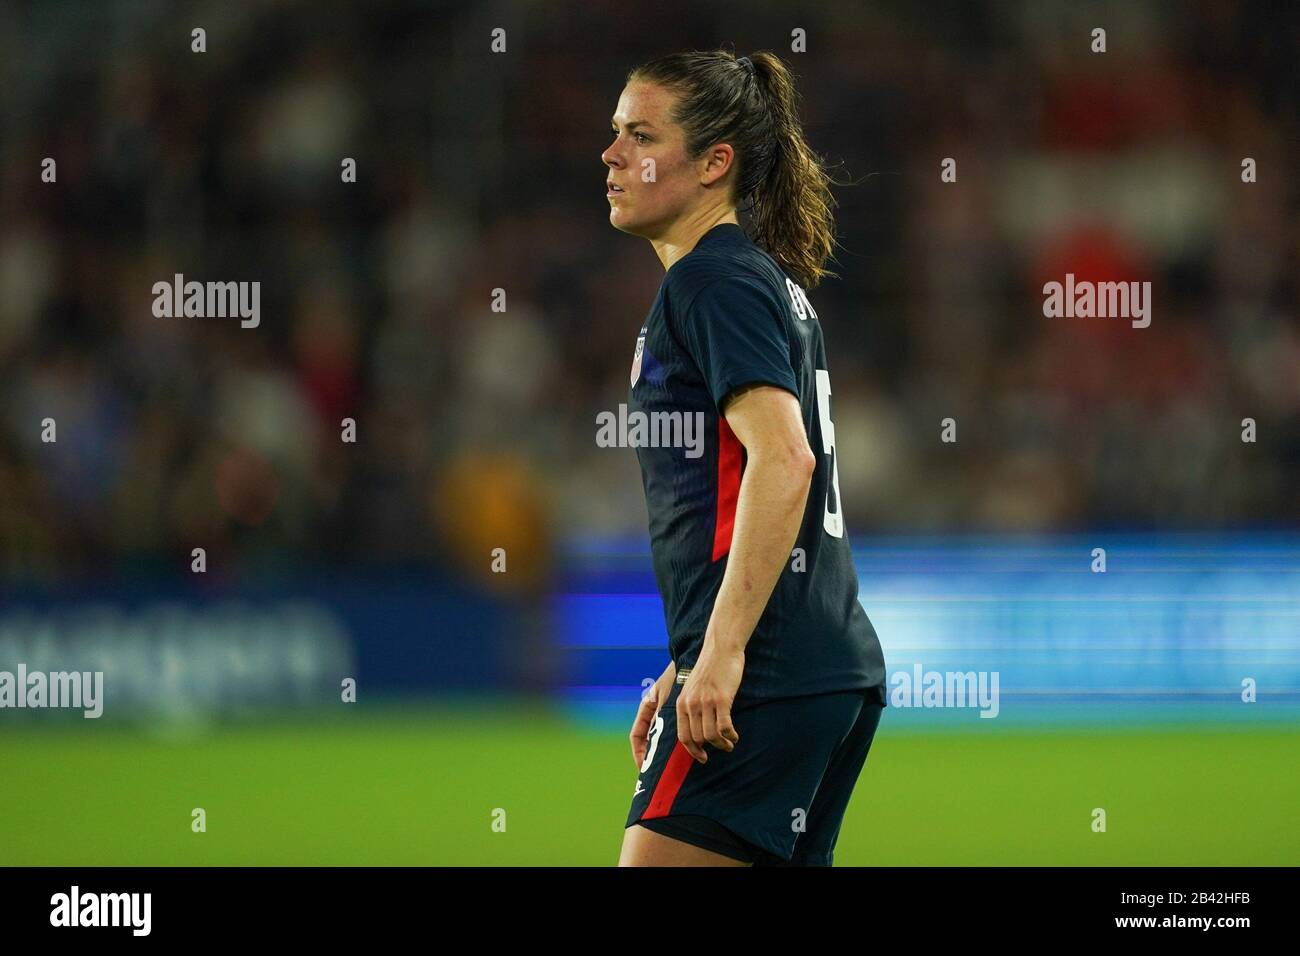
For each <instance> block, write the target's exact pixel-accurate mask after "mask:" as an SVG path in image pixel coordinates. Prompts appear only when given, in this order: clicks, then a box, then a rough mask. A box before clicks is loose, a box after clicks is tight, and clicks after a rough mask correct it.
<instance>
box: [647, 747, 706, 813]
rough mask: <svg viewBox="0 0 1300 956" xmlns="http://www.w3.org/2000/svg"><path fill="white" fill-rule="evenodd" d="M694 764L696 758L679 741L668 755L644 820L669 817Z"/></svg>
mask: <svg viewBox="0 0 1300 956" xmlns="http://www.w3.org/2000/svg"><path fill="white" fill-rule="evenodd" d="M693 763H695V758H694V757H692V756H691V753H690V751H689V750H687V749H686V747H685V746H684V745H683V744H682V742H681V741H680V740H679V741H677V746H675V747H674V748H673V752H672V753H670V754H669V755H668V764H667V766H665V767H664V772H663V773H662V774H660V775H659V782H658V783H657V784H655V792H654V793H653V794H651V795H650V805H649V806H648V807H646V811H645V813H643V814H641V819H642V820H653V819H655V818H656V817H666V816H668V811H669V810H671V809H672V808H673V801H674V800H676V799H677V792H678V791H679V790H681V789H682V781H684V780H685V779H686V771H688V770H690V769H691V764H693Z"/></svg>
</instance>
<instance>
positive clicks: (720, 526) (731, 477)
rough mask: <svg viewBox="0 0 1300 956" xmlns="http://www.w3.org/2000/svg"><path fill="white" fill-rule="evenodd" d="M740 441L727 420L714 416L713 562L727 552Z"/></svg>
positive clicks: (733, 518) (733, 520)
mask: <svg viewBox="0 0 1300 956" xmlns="http://www.w3.org/2000/svg"><path fill="white" fill-rule="evenodd" d="M740 452H741V445H740V439H739V438H737V437H736V434H735V432H733V431H732V430H731V426H730V425H728V424H727V420H726V419H725V418H723V417H722V416H721V415H719V416H718V508H717V515H718V518H717V524H715V525H714V526H713V560H714V561H716V560H718V558H720V557H722V556H723V555H725V554H726V553H727V552H728V551H730V550H731V531H732V529H733V528H734V527H735V524H736V499H738V498H739V497H740Z"/></svg>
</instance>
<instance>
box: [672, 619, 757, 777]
mask: <svg viewBox="0 0 1300 956" xmlns="http://www.w3.org/2000/svg"><path fill="white" fill-rule="evenodd" d="M744 673H745V651H744V649H743V648H719V647H718V646H717V645H715V644H713V643H711V642H710V641H707V640H706V641H705V642H704V647H703V648H702V649H701V651H700V656H699V659H698V660H696V662H695V667H694V668H692V670H691V676H690V677H688V678H686V683H685V685H684V686H683V687H682V692H681V693H680V694H678V695H677V739H678V740H680V741H681V742H682V746H683V747H685V748H686V749H687V751H689V752H690V755H691V756H692V757H694V758H695V759H696V760H698V761H699V762H700V763H708V762H709V755H708V754H706V753H705V752H704V745H705V744H706V743H708V744H712V745H713V746H715V747H717V748H718V749H719V750H728V751H730V750H734V749H736V744H737V742H739V740H740V734H738V733H736V728H735V726H734V725H733V724H732V723H731V703H732V701H734V700H735V699H736V690H737V689H738V688H739V687H740V678H741V677H742V676H743V675H744Z"/></svg>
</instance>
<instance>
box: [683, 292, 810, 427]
mask: <svg viewBox="0 0 1300 956" xmlns="http://www.w3.org/2000/svg"><path fill="white" fill-rule="evenodd" d="M678 321H679V325H680V329H681V333H682V339H683V344H684V345H685V346H686V349H687V351H688V352H690V354H691V357H692V358H693V359H695V362H696V364H697V365H699V367H700V371H701V372H702V373H703V374H704V378H705V381H706V382H707V383H708V387H709V392H710V394H711V395H712V396H713V401H714V402H715V403H716V404H717V406H718V408H722V403H723V401H724V400H725V399H726V397H727V396H728V395H729V394H731V392H733V391H734V390H735V389H737V388H739V387H740V386H742V385H751V384H764V385H776V386H779V387H780V388H784V389H785V390H786V391H788V392H790V393H791V394H793V395H794V396H795V398H798V397H799V385H798V383H797V381H796V380H795V375H794V366H793V364H792V362H791V356H790V342H789V340H788V339H787V337H786V333H785V322H784V321H783V319H782V315H781V305H780V303H779V302H777V301H776V300H775V298H774V297H773V295H772V293H771V291H770V290H768V289H766V288H765V287H764V286H763V285H762V284H761V283H759V282H757V281H755V280H753V279H750V278H747V277H745V276H727V277H724V278H721V279H715V280H713V281H712V282H710V283H709V284H708V285H706V286H704V288H702V289H700V290H699V291H698V292H697V293H696V294H695V296H694V298H692V299H691V300H690V302H689V303H688V304H687V306H686V309H685V312H684V314H683V315H682V316H681V318H680V319H679V320H678Z"/></svg>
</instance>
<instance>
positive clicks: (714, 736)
mask: <svg viewBox="0 0 1300 956" xmlns="http://www.w3.org/2000/svg"><path fill="white" fill-rule="evenodd" d="M723 414H724V415H725V416H726V419H727V424H729V425H730V426H731V430H732V432H733V433H734V434H735V436H736V438H737V439H739V440H740V443H741V444H742V445H744V446H745V455H746V459H747V460H746V464H745V471H744V476H743V478H742V479H741V483H740V495H739V498H738V499H737V502H736V518H735V524H734V526H733V531H732V536H731V550H730V552H729V555H728V558H727V570H726V573H725V574H724V575H723V578H722V585H721V587H720V588H719V591H718V597H717V600H716V601H715V602H714V605H713V613H712V615H711V616H710V618H709V624H708V628H707V630H706V631H705V634H704V644H703V646H702V648H701V650H700V655H699V659H698V660H697V661H696V663H695V667H694V669H693V670H692V671H691V676H690V678H689V680H687V682H686V686H685V688H684V689H683V692H682V694H680V695H679V696H678V703H677V714H678V739H680V740H681V741H682V744H683V745H684V746H685V747H686V749H687V750H688V751H690V753H691V755H692V756H693V757H695V759H696V760H699V761H700V762H701V763H703V762H705V761H707V760H708V756H707V755H706V754H705V752H704V743H705V742H706V741H707V742H708V743H710V744H713V746H715V747H719V748H721V749H723V750H731V749H733V747H734V744H735V741H736V740H738V739H739V737H738V736H737V734H736V732H735V728H734V727H733V726H732V723H731V703H732V700H733V699H734V698H735V695H736V689H737V688H738V687H739V686H740V679H741V676H742V675H743V673H744V669H745V645H746V644H748V643H749V638H750V636H751V635H752V634H753V633H754V628H755V626H756V625H757V624H758V619H759V617H760V616H761V615H762V613H763V609H764V608H765V607H767V602H768V600H769V599H770V598H771V596H772V590H773V588H775V587H776V582H777V579H778V578H780V576H781V572H782V570H783V569H784V568H785V563H786V561H788V560H789V558H790V549H791V548H792V547H793V546H794V542H795V539H796V537H797V536H798V533H799V525H800V522H801V521H802V519H803V513H804V506H805V505H806V504H807V501H808V488H809V485H810V484H811V482H812V475H813V470H814V469H815V468H816V465H817V459H816V457H815V456H814V455H813V452H812V449H811V448H809V447H808V436H807V435H806V433H805V432H804V425H803V416H802V414H801V412H800V408H799V400H798V399H797V398H795V396H794V395H792V394H791V393H790V392H788V391H786V390H785V389H784V388H778V387H776V386H774V385H754V386H747V387H744V388H740V389H737V390H736V391H734V392H732V393H731V395H730V396H729V397H728V400H727V403H726V405H725V407H724V409H723ZM688 728H689V729H688Z"/></svg>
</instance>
